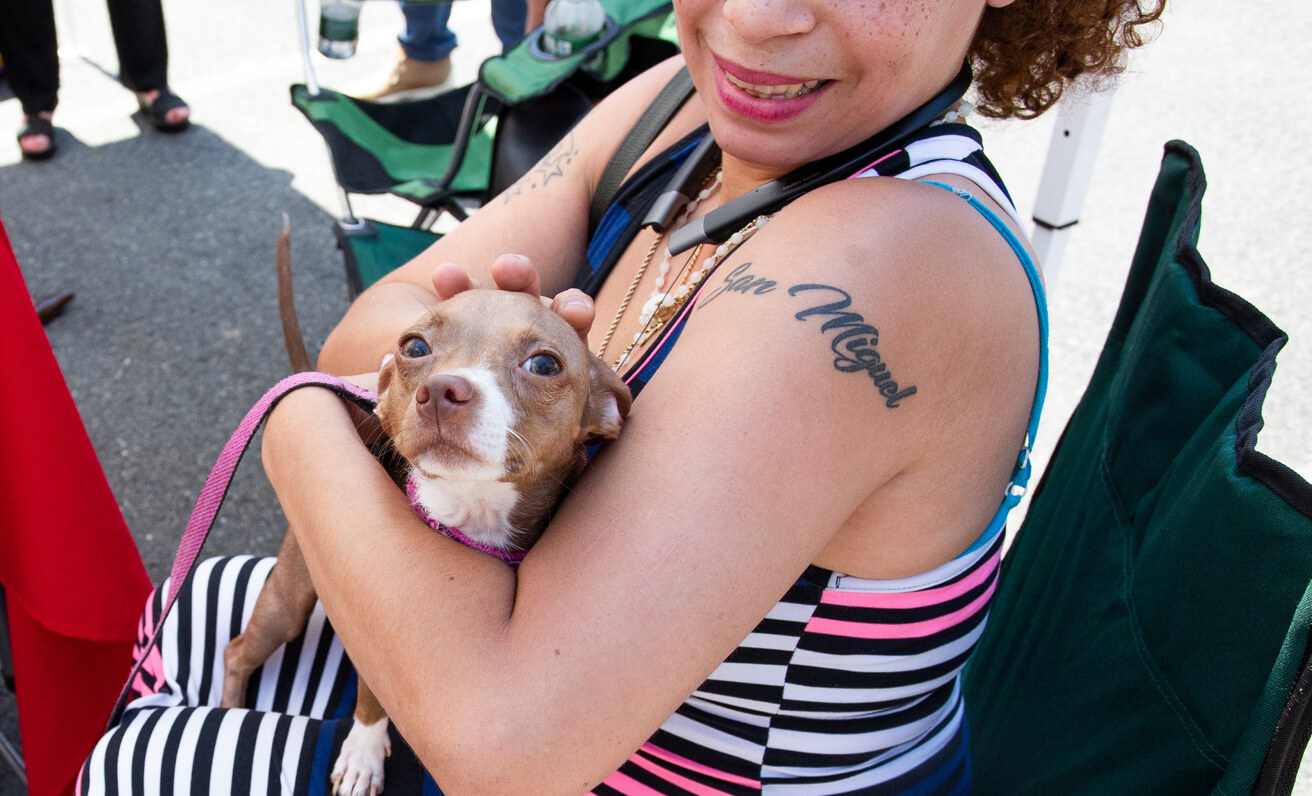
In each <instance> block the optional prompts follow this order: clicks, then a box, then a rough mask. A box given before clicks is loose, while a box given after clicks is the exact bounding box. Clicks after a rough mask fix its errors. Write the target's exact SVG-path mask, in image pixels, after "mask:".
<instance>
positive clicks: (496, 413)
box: [377, 290, 630, 533]
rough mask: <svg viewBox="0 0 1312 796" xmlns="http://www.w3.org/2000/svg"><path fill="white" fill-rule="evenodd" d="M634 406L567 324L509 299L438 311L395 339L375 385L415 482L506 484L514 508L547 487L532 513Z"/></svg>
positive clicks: (475, 293)
mask: <svg viewBox="0 0 1312 796" xmlns="http://www.w3.org/2000/svg"><path fill="white" fill-rule="evenodd" d="M629 404H630V397H629V390H628V388H627V387H625V386H624V384H623V382H621V381H620V379H619V377H618V376H616V375H615V373H614V372H613V371H612V370H611V369H610V368H609V367H607V366H606V365H605V363H603V362H602V361H601V360H600V359H599V358H597V357H596V356H595V355H593V354H592V353H591V352H589V351H588V350H587V348H586V346H585V345H584V343H583V341H582V340H580V339H579V337H578V335H577V334H576V333H575V332H574V330H573V329H572V328H570V326H569V324H567V323H565V321H563V320H562V319H561V318H560V317H559V316H557V315H556V314H555V313H554V312H552V311H551V310H550V309H548V308H546V307H543V306H542V303H541V302H540V301H538V300H537V299H535V298H533V297H531V296H527V295H524V294H520V293H510V292H504V291H495V290H470V291H466V292H464V293H460V294H458V295H456V296H455V297H453V298H451V299H448V300H447V301H444V302H442V303H441V304H439V305H438V306H437V308H436V309H435V310H433V312H432V313H430V314H429V315H428V316H427V317H426V318H425V319H424V320H423V321H422V322H421V323H419V324H418V325H416V326H414V327H412V328H411V329H409V330H408V331H406V332H405V333H404V334H403V335H401V338H400V340H399V342H398V344H397V349H396V351H395V353H394V354H392V355H390V356H389V358H388V359H386V360H384V363H383V366H382V369H381V370H380V372H379V376H378V410H377V411H378V416H379V418H380V420H381V421H382V426H383V430H384V431H385V432H386V433H387V435H388V436H389V437H390V438H391V440H392V443H393V445H394V446H395V448H396V450H397V452H398V453H399V454H401V456H403V457H404V458H405V459H406V460H407V461H408V462H409V463H410V464H411V465H412V466H413V467H414V468H415V470H416V475H418V476H420V478H421V479H425V480H429V481H436V480H438V479H441V480H445V481H449V482H459V483H462V484H465V485H467V486H468V485H470V484H471V483H473V482H480V483H483V484H488V483H492V482H496V483H500V484H506V485H513V487H514V493H515V496H516V497H517V498H521V499H522V498H527V497H531V496H532V494H535V493H537V492H541V491H542V489H541V488H540V487H538V486H537V485H538V484H540V483H541V482H543V481H544V480H545V481H547V482H548V483H549V484H550V486H551V487H552V488H551V496H550V498H539V499H538V500H539V502H541V501H542V500H547V501H548V502H549V501H550V500H554V497H555V492H556V491H558V490H559V485H560V482H562V481H563V480H564V479H565V478H566V477H568V476H569V475H570V474H571V473H572V472H573V471H574V470H575V469H577V468H578V467H579V466H581V464H582V456H583V450H584V446H585V445H586V444H587V443H588V442H589V441H592V440H600V439H606V438H611V437H615V436H616V435H617V434H618V433H619V430H620V425H621V424H622V422H623V419H624V417H625V416H626V415H627V414H628V410H629ZM499 500H501V502H502V503H505V502H507V499H505V498H499ZM545 508H546V507H542V510H543V511H545ZM532 510H535V509H534V508H533V507H519V512H520V513H524V512H530V511H532ZM439 519H442V521H444V522H449V520H447V519H443V518H440V517H439ZM457 521H458V520H457ZM521 528H522V523H521ZM466 532H467V533H468V530H467V531H466Z"/></svg>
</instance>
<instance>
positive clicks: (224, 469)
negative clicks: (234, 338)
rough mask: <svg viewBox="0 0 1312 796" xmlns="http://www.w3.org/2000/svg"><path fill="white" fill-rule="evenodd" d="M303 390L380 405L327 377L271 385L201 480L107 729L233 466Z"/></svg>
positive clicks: (303, 376)
mask: <svg viewBox="0 0 1312 796" xmlns="http://www.w3.org/2000/svg"><path fill="white" fill-rule="evenodd" d="M301 387H326V388H328V389H330V390H332V391H333V392H335V393H337V394H338V395H340V396H341V397H343V398H345V399H347V400H349V401H351V402H352V403H354V404H356V405H357V406H359V407H360V408H361V409H364V410H365V411H368V412H372V411H373V410H374V407H375V406H377V404H378V396H376V395H374V394H373V393H372V392H370V391H369V390H366V389H364V388H362V387H357V386H356V385H354V384H351V383H350V382H348V381H343V380H342V379H339V378H337V377H336V376H331V375H329V374H327V373H298V374H296V375H295V376H289V377H287V378H285V379H283V380H282V381H280V382H278V383H277V384H275V385H274V386H273V388H272V389H271V390H269V391H268V392H266V393H265V394H264V397H262V398H260V400H259V401H257V402H256V403H255V406H253V407H251V410H250V411H249V412H247V413H246V417H245V418H244V419H242V421H241V423H240V424H239V425H238V426H237V430H236V431H235V432H233V435H232V438H231V439H229V440H228V444H226V445H224V446H223V452H222V453H220V454H219V458H218V461H216V462H215V463H214V467H213V468H212V469H211V470H210V474H209V477H208V478H206V479H205V486H204V487H202V488H201V490H200V495H199V496H198V497H197V498H196V507H195V508H193V509H192V510H191V519H189V520H187V529H186V531H184V532H183V534H182V541H180V542H179V543H178V553H177V556H176V557H174V559H173V569H172V570H170V572H169V591H168V595H167V597H166V599H165V601H164V610H163V612H161V613H160V617H159V621H158V622H157V623H156V624H155V632H154V634H153V635H152V636H151V638H150V643H149V644H147V645H146V646H145V647H143V648H142V652H143V654H142V655H141V656H140V657H139V658H138V660H137V662H136V664H135V665H134V666H133V667H132V671H131V672H130V673H129V674H128V679H127V682H126V683H124V685H123V690H122V691H121V692H120V693H119V697H118V702H117V703H116V704H115V705H114V711H113V713H112V714H110V721H109V724H110V726H111V727H112V726H114V724H116V723H117V722H118V720H119V717H120V716H121V715H122V713H123V709H124V707H126V705H127V701H128V694H129V692H130V691H131V687H132V682H133V681H134V680H135V679H136V677H137V674H138V673H139V672H140V671H141V667H142V665H143V664H144V663H145V661H146V659H147V657H148V656H147V655H146V654H144V653H145V652H146V651H148V650H150V649H151V648H152V647H154V646H155V645H156V644H158V643H159V638H160V634H161V633H162V632H163V630H164V620H165V619H166V618H167V617H168V615H169V611H170V610H171V609H172V608H173V603H174V601H175V600H176V599H177V596H178V592H179V591H180V590H181V589H182V584H183V582H184V581H185V580H186V579H187V578H188V577H189V576H190V575H191V572H192V569H193V568H194V567H195V564H196V558H197V557H198V556H199V555H200V549H201V546H202V545H204V544H205V538H206V537H207V536H209V532H210V528H212V527H213V526H214V519H215V518H216V517H217V516H218V514H219V508H220V507H222V506H223V499H224V498H225V497H227V495H228V486H229V484H231V483H232V475H233V473H234V472H236V470H237V464H238V463H239V462H241V458H242V456H244V455H245V454H246V449H247V447H249V446H250V443H251V439H253V438H254V437H255V432H256V431H258V430H259V428H260V426H261V425H262V424H263V423H264V420H265V418H267V417H268V416H269V412H271V411H273V407H275V406H277V404H278V401H280V400H282V398H283V396H285V395H287V394H288V393H290V392H292V391H293V390H297V389H300V388H301Z"/></svg>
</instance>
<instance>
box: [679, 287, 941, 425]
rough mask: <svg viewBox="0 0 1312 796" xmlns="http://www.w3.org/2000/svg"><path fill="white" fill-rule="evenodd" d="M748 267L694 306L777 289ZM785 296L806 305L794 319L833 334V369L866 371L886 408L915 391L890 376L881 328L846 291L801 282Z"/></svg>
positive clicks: (702, 305) (839, 370)
mask: <svg viewBox="0 0 1312 796" xmlns="http://www.w3.org/2000/svg"><path fill="white" fill-rule="evenodd" d="M751 266H752V264H751V262H750V261H748V262H745V263H743V264H742V265H739V266H738V267H737V268H735V269H733V270H732V271H730V272H729V273H728V274H726V275H725V276H724V278H723V280H722V281H721V283H720V284H719V285H718V286H717V287H716V288H715V289H714V290H712V291H711V292H710V293H709V294H707V296H706V297H705V298H704V299H702V300H701V301H700V302H699V306H698V308H697V309H698V310H699V311H700V310H701V309H702V308H703V307H705V306H706V305H707V304H710V303H711V302H712V301H714V300H715V299H717V298H719V297H720V296H721V295H723V294H725V293H741V294H743V295H754V296H759V295H762V294H764V293H771V292H773V291H774V289H775V287H776V283H775V282H774V280H771V279H765V278H763V277H759V276H756V275H755V274H752V273H751V271H750V268H751ZM788 295H789V296H791V297H793V298H800V299H802V301H803V303H804V304H807V305H810V306H807V307H806V308H805V309H802V310H800V311H798V312H796V313H794V315H793V317H794V318H796V319H797V320H799V321H802V322H803V323H808V322H811V320H812V319H814V320H816V321H820V322H821V323H820V333H821V334H824V335H828V334H831V333H832V334H833V337H832V338H830V339H829V350H830V351H831V352H833V354H834V361H833V365H834V369H835V370H837V371H838V372H840V373H860V372H864V373H865V374H866V375H867V376H868V377H869V378H870V380H871V382H873V383H874V385H875V388H876V389H877V390H878V391H879V394H880V395H881V396H883V398H884V399H885V400H884V405H885V406H887V407H888V408H889V409H896V408H897V407H899V406H901V401H902V400H903V399H904V398H908V397H910V396H912V395H915V394H916V388H915V387H914V386H911V385H908V386H906V387H902V386H900V385H899V384H898V383H897V381H896V380H895V379H894V378H893V374H892V373H891V372H890V371H889V369H888V365H887V364H886V363H885V362H884V358H883V357H882V356H881V355H880V353H879V350H878V348H877V346H878V345H879V330H878V329H876V328H875V327H874V326H873V325H871V324H869V323H867V322H866V319H865V318H864V317H863V316H861V315H860V314H858V313H856V312H852V311H851V309H850V308H851V306H852V295H851V294H850V293H848V292H847V291H846V290H843V289H841V288H837V287H834V286H833V285H821V284H813V283H805V284H800V285H793V286H792V287H790V288H788ZM817 301H818V303H816V302H817Z"/></svg>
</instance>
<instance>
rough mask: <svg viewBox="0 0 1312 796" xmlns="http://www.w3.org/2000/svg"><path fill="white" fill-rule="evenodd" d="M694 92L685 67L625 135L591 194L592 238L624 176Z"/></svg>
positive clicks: (589, 223) (589, 220) (589, 227)
mask: <svg viewBox="0 0 1312 796" xmlns="http://www.w3.org/2000/svg"><path fill="white" fill-rule="evenodd" d="M692 90H693V85H692V77H691V76H690V75H689V74H688V67H686V66H685V67H683V68H681V69H679V71H678V72H676V73H675V75H674V77H672V78H671V79H670V82H668V83H666V84H665V88H663V89H661V93H659V94H657V95H656V99H654V100H652V103H651V105H648V106H647V110H645V111H643V113H642V116H641V117H640V118H639V119H638V121H637V123H636V124H634V125H633V127H632V129H630V130H629V133H628V135H626V136H624V140H623V141H621V142H620V146H619V149H617V150H615V156H614V157H612V158H611V159H610V163H607V164H606V170H605V171H603V172H602V173H601V180H599V181H598V182H597V191H596V193H594V194H593V195H592V207H591V209H590V210H589V212H588V237H589V238H590V237H591V236H592V233H594V232H596V231H597V225H598V224H600V223H601V217H602V216H603V215H605V214H606V208H607V207H610V203H611V200H612V199H614V198H615V192H616V191H618V190H619V189H620V184H621V183H623V182H624V176H625V175H626V174H628V173H629V169H631V168H633V164H634V163H636V162H637V160H638V157H639V156H641V155H642V153H643V152H645V151H647V147H649V146H651V142H652V141H655V140H656V136H657V135H658V134H660V131H661V130H663V129H665V125H666V124H668V123H669V121H670V119H671V118H672V117H673V116H674V114H675V113H677V112H678V110H679V108H682V107H683V104H684V103H685V102H687V101H688V98H689V97H691V96H692Z"/></svg>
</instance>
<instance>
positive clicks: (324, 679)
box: [76, 556, 439, 796]
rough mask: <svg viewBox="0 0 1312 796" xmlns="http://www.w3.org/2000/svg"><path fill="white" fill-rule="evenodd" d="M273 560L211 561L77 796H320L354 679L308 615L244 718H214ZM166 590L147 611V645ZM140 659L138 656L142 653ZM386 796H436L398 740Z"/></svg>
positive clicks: (168, 626)
mask: <svg viewBox="0 0 1312 796" xmlns="http://www.w3.org/2000/svg"><path fill="white" fill-rule="evenodd" d="M273 563H274V559H272V558H253V557H250V556H237V557H232V558H217V559H209V560H206V561H203V562H201V563H200V564H199V565H197V567H196V572H195V574H194V576H193V577H192V578H191V579H190V580H189V581H188V582H187V583H186V584H185V585H184V588H183V589H182V591H181V592H179V595H178V601H177V603H176V604H175V605H174V607H173V610H172V611H171V612H170V614H169V616H168V618H167V619H166V620H165V623H164V633H163V634H162V636H161V645H160V647H159V648H157V649H156V650H153V651H151V653H149V654H150V655H151V658H150V660H148V662H147V665H146V666H144V667H143V670H142V674H141V676H140V677H138V678H137V680H136V681H135V682H134V683H133V691H134V693H133V697H134V698H133V699H132V701H131V702H129V704H128V707H127V710H126V711H125V712H124V714H123V718H122V720H121V721H120V722H119V724H118V725H117V726H116V727H114V728H113V729H112V730H111V731H110V732H109V733H107V734H106V735H105V736H104V737H102V738H101V739H100V742H99V743H98V744H96V747H95V749H94V750H93V751H92V753H91V755H90V756H89V757H88V758H87V761H86V763H85V764H84V766H83V770H82V774H81V777H80V778H79V781H78V783H77V788H76V790H77V793H78V794H87V795H88V796H90V795H91V794H134V795H136V794H165V795H167V794H176V795H178V796H180V795H181V794H216V795H217V794H252V795H254V794H260V795H261V796H264V795H266V794H268V795H269V796H275V795H277V796H282V795H283V794H323V793H327V792H328V787H329V786H328V782H327V776H328V772H329V771H330V769H331V766H332V762H333V761H334V760H335V759H336V757H337V751H338V750H339V749H340V747H341V744H342V741H343V740H344V739H345V737H346V734H347V732H348V731H349V730H350V727H351V713H352V711H353V709H354V706H355V691H356V677H355V672H354V670H353V669H352V668H351V666H350V662H349V661H348V660H347V659H346V657H345V655H344V654H343V650H342V645H341V642H340V641H338V639H337V636H336V635H335V634H334V633H333V630H332V626H331V625H330V624H329V623H328V621H327V618H326V617H325V616H324V613H323V607H322V606H316V608H315V611H314V613H313V615H312V616H311V617H310V620H309V622H308V623H307V626H306V629H305V632H304V633H303V634H302V635H301V636H300V637H298V638H297V639H295V640H293V641H292V642H290V643H289V644H287V645H286V646H285V647H283V648H281V649H279V650H278V651H276V652H275V653H274V654H273V656H272V657H271V658H270V659H269V660H268V662H266V663H265V664H264V666H262V667H260V668H259V669H257V670H256V671H255V673H254V675H253V676H252V678H251V681H250V684H249V687H248V691H247V707H246V708H245V709H222V708H218V707H214V706H216V705H218V704H219V697H220V690H221V688H222V682H223V648H224V647H225V646H226V645H227V643H228V642H229V641H230V640H231V639H233V638H234V637H235V636H236V635H237V634H238V633H240V632H241V630H242V628H244V627H245V624H246V622H247V621H248V620H249V619H250V615H251V611H252V610H253V608H254V605H255V599H256V597H258V596H259V592H260V589H261V588H262V587H263V585H264V581H265V578H267V577H268V574H269V570H270V569H272V568H273ZM167 591H168V582H167V581H165V584H164V585H163V586H161V587H160V588H159V589H157V590H156V591H155V592H154V593H153V594H152V595H151V597H150V600H149V601H148V603H147V606H146V611H145V612H144V614H143V616H142V619H141V623H140V626H139V628H138V639H139V644H144V643H145V642H146V641H147V640H148V639H149V638H150V637H151V635H152V633H153V630H154V626H155V623H156V622H157V621H158V618H159V612H160V610H161V608H162V605H163V601H164V597H163V595H164V594H166V593H167ZM136 654H138V655H141V654H142V650H141V649H140V648H138V650H137V653H136ZM392 742H393V754H392V757H391V758H389V759H388V763H387V780H388V781H387V792H388V793H396V794H402V793H429V794H438V793H439V791H438V790H437V787H436V786H435V785H434V784H433V782H432V780H431V779H429V778H428V777H426V775H424V773H423V770H422V768H421V767H420V765H419V763H418V761H417V760H416V759H415V758H414V756H413V754H412V753H410V751H409V749H408V748H407V747H406V746H405V743H404V741H402V740H401V739H400V737H399V736H396V735H395V734H394V735H393V737H392Z"/></svg>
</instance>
